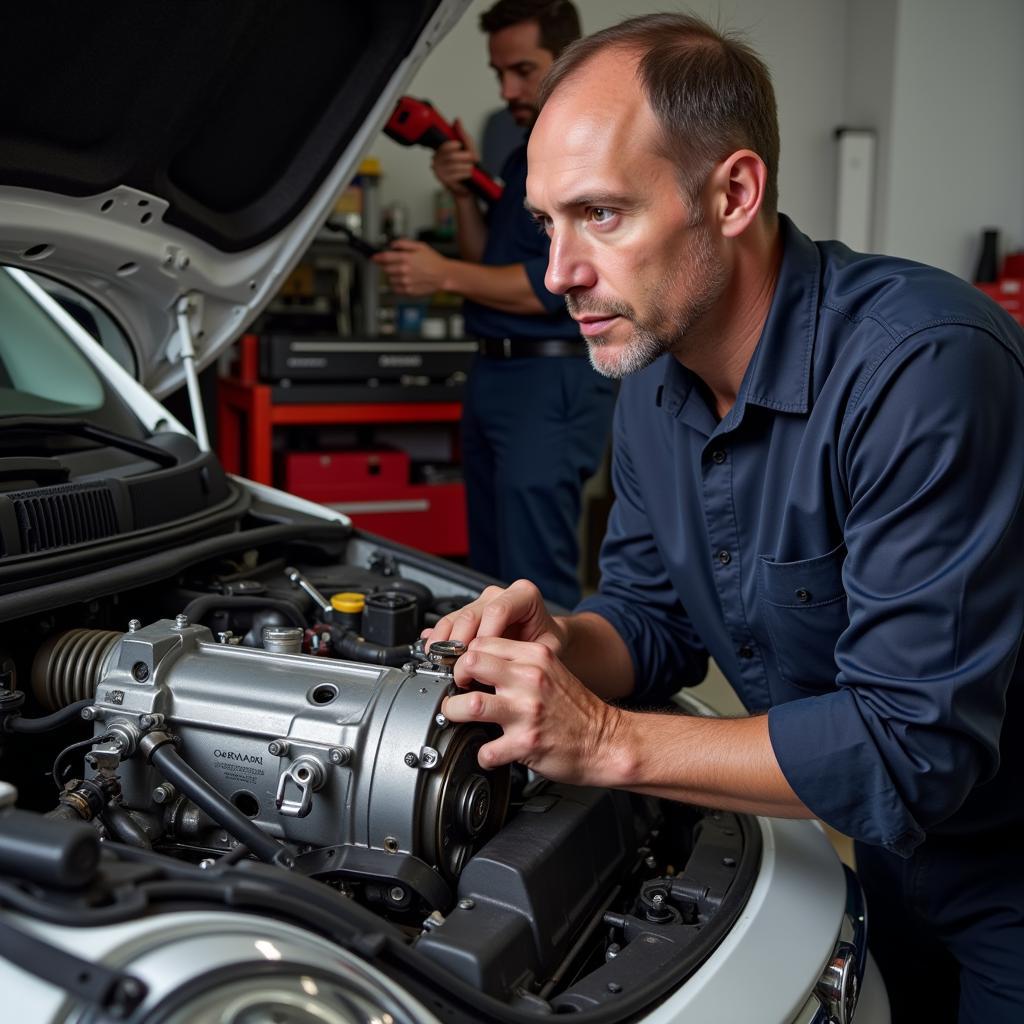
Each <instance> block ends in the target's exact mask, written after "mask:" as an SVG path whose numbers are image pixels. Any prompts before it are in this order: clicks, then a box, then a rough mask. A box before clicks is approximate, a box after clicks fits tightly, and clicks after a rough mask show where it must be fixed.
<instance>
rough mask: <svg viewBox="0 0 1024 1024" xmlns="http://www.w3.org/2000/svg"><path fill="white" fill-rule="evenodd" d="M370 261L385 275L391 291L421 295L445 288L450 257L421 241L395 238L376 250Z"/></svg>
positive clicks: (400, 293)
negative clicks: (387, 245) (388, 247)
mask: <svg viewBox="0 0 1024 1024" xmlns="http://www.w3.org/2000/svg"><path fill="white" fill-rule="evenodd" d="M373 262H374V263H376V264H377V266H379V267H381V268H382V269H383V270H384V272H385V273H386V274H387V275H388V282H389V283H390V285H391V290H392V291H394V292H396V293H397V294H399V295H411V296H423V295H433V294H434V292H439V291H443V290H445V288H446V287H447V284H446V282H447V279H448V265H449V264H450V263H451V260H449V259H447V258H446V257H444V256H442V255H441V254H440V253H439V252H438V251H437V250H436V249H432V248H431V247H430V246H429V245H426V244H425V243H424V242H413V241H411V240H409V239H407V238H399V239H397V240H396V241H394V242H392V243H391V248H390V249H386V250H385V251H384V252H379V253H377V255H376V256H374V257H373Z"/></svg>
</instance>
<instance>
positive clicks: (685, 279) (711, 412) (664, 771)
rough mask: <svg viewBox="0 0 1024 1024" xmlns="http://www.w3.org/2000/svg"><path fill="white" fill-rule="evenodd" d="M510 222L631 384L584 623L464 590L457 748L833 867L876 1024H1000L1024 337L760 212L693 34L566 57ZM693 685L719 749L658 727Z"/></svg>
mask: <svg viewBox="0 0 1024 1024" xmlns="http://www.w3.org/2000/svg"><path fill="white" fill-rule="evenodd" d="M542 101H543V103H544V105H543V108H542V112H541V114H540V117H539V119H538V121H537V124H536V126H535V128H534V132H533V135H532V137H531V140H530V152H529V157H530V174H529V180H528V183H527V199H528V204H529V207H530V208H531V210H532V212H533V213H534V215H535V217H536V218H537V220H538V221H539V222H540V223H541V224H542V225H543V227H544V228H545V230H546V232H547V234H548V236H549V238H550V239H551V251H550V264H549V267H548V272H547V278H546V280H547V284H548V287H549V288H550V289H551V291H553V292H555V293H559V294H562V295H564V296H565V297H566V302H567V304H568V308H569V310H570V312H571V313H572V315H573V317H574V318H575V319H576V320H577V321H578V323H579V325H580V330H581V331H582V333H583V334H584V335H585V337H586V338H587V340H588V342H589V344H590V348H591V357H592V359H593V361H594V363H595V365H596V366H598V367H599V368H600V369H602V370H603V371H604V372H605V373H607V374H608V375H609V376H611V377H622V376H627V375H628V377H627V379H626V380H625V381H624V383H623V386H622V391H621V395H620V398H619V403H618V407H617V409H616V414H615V443H614V464H613V482H614V486H615V494H616V504H615V507H614V509H613V512H612V517H611V521H610V524H609V529H608V534H607V537H606V540H605V544H604V547H603V551H602V560H601V568H602V582H601V587H600V592H599V593H598V594H596V595H595V596H593V597H590V598H588V599H587V600H585V601H583V603H582V604H580V605H579V606H578V607H577V608H576V611H575V612H574V613H573V614H572V615H569V616H564V617H552V616H551V615H550V614H549V613H548V612H547V611H546V610H545V607H544V604H543V601H542V600H541V598H540V595H539V594H538V592H537V590H536V588H535V587H533V586H532V585H531V584H530V583H528V582H526V581H525V580H524V581H517V582H516V583H514V584H513V585H512V586H511V587H509V588H508V589H505V590H501V589H499V588H491V589H488V590H487V591H485V592H484V594H483V595H482V596H481V598H480V599H479V600H478V601H476V602H474V603H473V604H471V605H469V606H468V607H467V608H464V609H462V610H460V611H459V612H456V613H453V614H452V615H450V616H448V617H446V618H445V619H444V620H442V621H441V623H439V624H438V627H437V628H436V629H434V630H433V631H432V632H431V633H430V639H431V640H432V641H433V640H438V639H446V638H449V637H451V638H454V639H459V640H463V641H464V642H468V643H469V650H468V652H467V653H466V654H465V655H464V656H463V657H462V658H461V659H460V660H459V662H458V663H457V665H456V673H455V675H456V681H457V682H458V683H459V684H460V685H463V686H466V685H468V683H469V682H470V681H471V680H474V679H475V680H477V681H479V682H482V683H485V684H489V685H490V686H492V687H493V688H494V693H493V694H491V693H489V692H478V691H472V692H469V693H465V694H460V695H457V696H453V697H449V698H448V700H447V701H446V704H445V707H444V711H445V714H446V715H447V716H448V717H449V718H450V719H452V720H453V721H479V720H484V721H492V722H496V723H498V724H499V725H500V726H501V727H502V730H503V735H502V736H501V737H500V738H499V739H497V740H495V741H493V742H492V743H489V744H487V745H485V746H484V747H483V748H482V749H481V751H480V761H481V763H482V764H484V765H486V766H493V765H497V764H501V763H504V762H510V761H519V762H523V763H525V764H527V765H529V766H531V767H532V768H534V769H536V770H537V771H538V772H539V773H541V774H542V775H545V776H548V777H550V778H554V779H559V780H562V781H567V782H574V783H580V784H588V785H602V786H617V787H623V788H627V789H631V790H634V791H637V792H641V793H650V794H654V795H658V796H662V797H668V798H675V799H679V800H686V801H690V802H693V803H696V804H701V805H705V806H714V807H721V808H725V809H730V810H738V811H742V812H750V813H757V814H766V815H776V816H783V817H815V816H816V817H820V818H822V819H824V820H825V821H827V822H829V823H830V824H831V825H833V826H834V827H835V828H837V829H838V830H840V831H841V832H844V833H846V834H847V835H850V836H852V837H853V838H854V839H855V840H856V841H857V860H858V870H859V872H860V876H861V879H862V882H863V884H864V886H865V889H866V892H867V896H868V907H869V913H870V914H871V915H872V933H871V934H872V942H873V945H872V948H873V950H874V952H875V955H876V959H877V960H878V961H879V966H880V967H881V968H882V972H883V975H884V976H885V979H886V982H887V985H888V987H889V990H890V997H891V1001H892V1007H893V1012H894V1019H895V1020H897V1021H918V1020H928V1021H947V1020H956V1019H957V1017H958V1014H959V1020H960V1021H962V1022H966V1021H972V1022H973V1021H978V1022H980V1021H986V1022H994V1021H1000V1022H1001V1021H1011V1020H1012V1021H1020V1020H1022V1019H1024V872H1022V870H1021V867H1022V865H1024V838H1022V835H1024V829H1022V828H1021V824H1022V822H1021V818H1022V817H1024V811H1022V805H1021V798H1020V792H1021V784H1022V782H1024V755H1022V747H1024V735H1022V734H1024V728H1022V714H1021V707H1020V701H1021V695H1020V694H1018V693H1017V692H1016V691H1017V690H1018V689H1019V688H1020V685H1021V683H1022V681H1024V680H1022V678H1021V677H1022V676H1024V660H1022V659H1021V658H1020V657H1019V654H1020V646H1021V638H1022V634H1024V573H1022V568H1024V557H1022V553H1024V502H1022V497H1024V457H1022V452H1024V336H1022V332H1021V331H1020V329H1019V328H1018V327H1017V325H1016V324H1014V323H1013V321H1012V320H1011V319H1010V318H1009V316H1008V315H1006V314H1005V313H1004V312H1003V311H1002V310H1000V309H999V308H997V307H996V306H994V305H992V304H991V303H989V301H988V300H987V299H985V298H984V296H982V295H981V293H980V292H978V291H977V290H976V289H973V288H971V287H970V286H968V285H967V284H965V283H964V282H962V281H960V280H959V279H957V278H954V277H952V276H950V275H948V274H945V273H943V272H941V271H938V270H935V269H933V268H930V267H925V266H922V265H920V264H914V263H910V262H907V261H903V260H897V259H891V258H886V257H881V256H867V255H862V254H859V253H854V252H851V251H850V250H849V249H847V248H846V247H845V246H843V245H840V244H838V243H835V242H830V243H814V242H812V241H811V240H810V239H808V238H807V237H806V236H804V235H803V234H801V233H800V231H798V230H797V228H796V227H795V226H794V225H793V224H792V223H791V222H790V221H789V220H788V219H787V218H785V217H783V216H780V215H779V214H777V212H776V201H777V187H776V175H777V166H778V152H779V145H778V128H777V120H776V113H775V100H774V95H773V91H772V87H771V82H770V78H769V76H768V72H767V69H766V68H765V67H764V65H763V63H762V62H761V61H760V59H759V58H758V57H757V55H756V54H754V53H753V51H752V50H750V49H749V48H748V47H746V46H745V45H743V44H742V43H739V42H737V41H736V40H734V39H732V38H729V37H725V36H722V35H720V34H719V33H718V32H716V31H715V30H713V29H712V28H710V27H709V26H707V25H706V24H704V23H703V22H701V21H699V20H698V19H695V18H690V17H686V16H681V15H651V16H648V17H645V18H639V19H634V20H633V21H630V22H626V23H624V24H623V25H621V26H618V27H616V28H614V29H609V30H607V31H605V32H602V33H598V34H597V35H596V36H592V37H590V38H588V39H585V40H583V41H582V42H581V43H580V44H578V45H577V46H575V47H573V48H572V49H570V50H569V51H568V52H567V53H566V55H565V57H564V58H563V59H562V60H560V61H559V62H558V63H557V64H556V65H555V67H554V68H553V70H552V72H551V73H550V75H549V77H548V80H547V81H546V83H545V86H544V90H543V92H542ZM709 655H711V656H712V657H714V658H715V660H716V661H717V662H718V664H719V665H720V666H721V667H722V669H723V671H724V672H725V674H726V676H727V677H728V678H729V679H730V681H731V682H732V684H733V686H734V687H735V689H736V690H737V692H738V694H739V695H740V697H741V698H742V700H743V701H744V703H745V705H746V706H747V708H748V709H749V710H750V712H751V715H750V716H749V717H747V718H741V719H734V720H722V719H717V720H716V719H695V718H688V717H683V716H680V715H675V714H661V713H652V712H640V711H635V710H627V709H625V708H623V707H621V706H617V705H615V704H613V703H609V701H613V700H622V699H626V698H628V699H629V700H630V701H631V702H632V703H633V704H634V705H635V704H640V705H641V706H647V707H650V706H652V705H659V704H661V705H663V704H665V703H666V701H667V699H668V698H669V696H670V695H671V694H672V693H674V692H675V691H676V690H678V689H679V688H680V687H681V686H686V685H690V684H693V683H697V682H699V681H700V680H701V679H702V678H703V676H704V673H705V670H706V666H707V660H708V656H709Z"/></svg>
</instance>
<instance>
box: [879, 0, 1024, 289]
mask: <svg viewBox="0 0 1024 1024" xmlns="http://www.w3.org/2000/svg"><path fill="white" fill-rule="evenodd" d="M893 70H894V74H893V102H892V126H891V152H890V159H889V162H888V164H887V165H884V166H883V167H882V168H881V170H882V173H883V175H885V176H886V177H885V181H886V188H887V192H888V195H889V207H888V211H887V219H886V222H885V231H884V234H883V235H882V236H880V241H881V243H882V246H883V247H884V249H885V250H886V251H888V252H892V253H894V254H896V255H900V256H908V257H910V258H911V259H917V260H921V261H923V262H926V263H933V264H935V265H937V266H940V267H944V268H945V269H947V270H951V271H952V272H953V273H955V274H960V275H961V276H962V277H970V276H971V274H972V273H973V270H974V267H975V264H976V262H977V257H978V247H979V239H980V233H981V229H982V228H984V227H998V228H1000V229H1001V230H1002V234H1003V242H1004V251H1007V250H1008V249H1010V248H1021V247H1024V2H1021V0H971V2H970V3H966V2H962V0H899V14H898V19H897V26H896V53H895V60H894V65H893Z"/></svg>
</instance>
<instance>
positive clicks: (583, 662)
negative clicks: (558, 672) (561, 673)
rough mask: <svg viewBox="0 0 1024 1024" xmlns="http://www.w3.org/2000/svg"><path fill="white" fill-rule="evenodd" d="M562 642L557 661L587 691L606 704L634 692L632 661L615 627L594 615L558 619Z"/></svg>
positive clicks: (591, 613)
mask: <svg viewBox="0 0 1024 1024" xmlns="http://www.w3.org/2000/svg"><path fill="white" fill-rule="evenodd" d="M555 621H556V622H557V623H558V624H559V625H560V626H561V627H562V629H563V630H564V636H565V639H564V641H563V644H562V650H561V651H560V652H559V657H560V658H561V660H562V661H563V662H564V663H565V666H566V668H568V669H569V671H570V672H572V674H573V675H574V676H576V678H577V679H579V680H581V681H582V682H583V683H585V684H586V686H587V688H588V689H589V690H591V691H593V692H594V693H596V694H597V695H598V696H599V697H603V698H604V699H605V700H618V699H620V698H622V697H628V696H629V695H630V694H631V693H632V692H633V687H634V685H635V680H634V678H633V659H632V658H631V657H630V654H629V648H627V647H626V645H625V643H623V640H622V637H620V636H619V634H618V633H617V632H616V630H615V627H614V626H612V624H611V623H610V622H609V621H608V620H607V619H604V618H602V617H601V616H600V615H595V614H594V613H593V612H580V613H579V614H577V615H565V616H559V617H558V618H557V619H556V620H555Z"/></svg>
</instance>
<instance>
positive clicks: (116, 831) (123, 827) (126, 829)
mask: <svg viewBox="0 0 1024 1024" xmlns="http://www.w3.org/2000/svg"><path fill="white" fill-rule="evenodd" d="M100 821H102V822H103V824H104V825H106V826H107V828H108V829H109V830H110V832H111V833H112V834H113V836H114V838H115V839H116V840H118V842H121V843H125V844H127V845H128V846H137V847H139V849H142V850H151V849H152V848H153V844H152V843H151V842H150V841H149V836H147V835H146V833H145V832H143V830H142V828H141V827H140V826H139V823H138V822H137V821H136V820H135V819H134V818H133V817H132V816H131V815H130V814H129V813H128V811H127V810H126V809H125V808H124V807H121V806H120V805H119V804H107V806H106V807H105V808H104V809H103V811H102V813H101V814H100Z"/></svg>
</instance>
